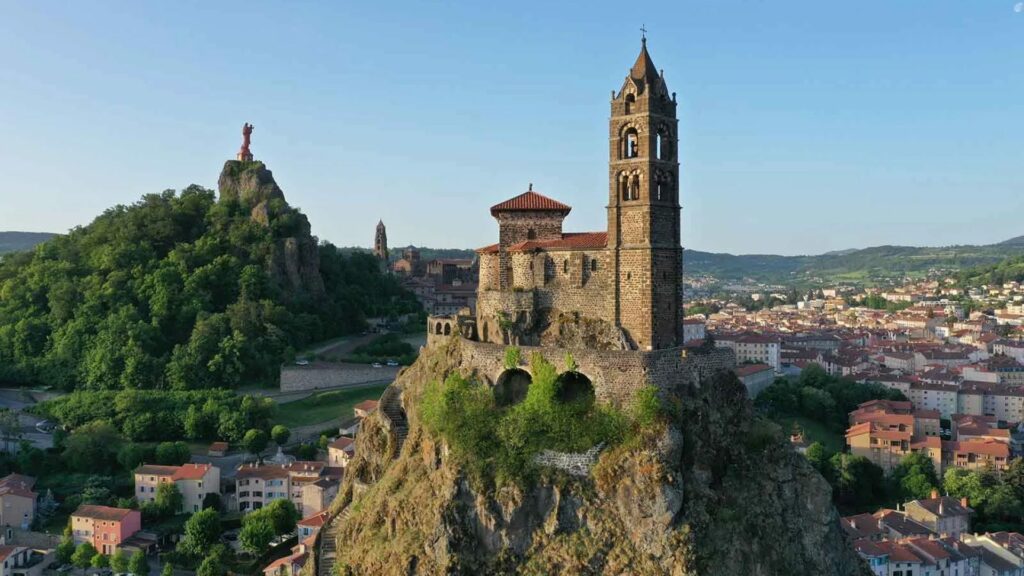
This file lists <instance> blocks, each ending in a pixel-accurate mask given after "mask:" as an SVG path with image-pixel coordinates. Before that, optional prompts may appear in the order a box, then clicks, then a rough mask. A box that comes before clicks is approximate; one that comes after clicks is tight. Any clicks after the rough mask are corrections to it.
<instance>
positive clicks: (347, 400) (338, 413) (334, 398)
mask: <svg viewBox="0 0 1024 576" xmlns="http://www.w3.org/2000/svg"><path fill="white" fill-rule="evenodd" d="M387 387H388V385H387V384H379V385H375V386H367V387H365V388H354V389H351V390H329V391H326V392H318V393H316V394H313V395H312V396H307V397H305V398H303V399H301V400H295V401H293V402H285V403H283V404H278V405H277V418H275V423H276V424H284V425H285V426H288V427H289V428H295V427H297V426H309V425H311V424H320V423H321V422H327V421H329V420H333V419H335V418H341V419H342V420H344V419H346V418H351V417H352V416H353V415H354V413H353V412H352V407H353V406H355V405H356V404H358V403H360V402H362V401H363V400H376V399H378V398H380V395H381V394H382V393H383V392H384V389H385V388H387Z"/></svg>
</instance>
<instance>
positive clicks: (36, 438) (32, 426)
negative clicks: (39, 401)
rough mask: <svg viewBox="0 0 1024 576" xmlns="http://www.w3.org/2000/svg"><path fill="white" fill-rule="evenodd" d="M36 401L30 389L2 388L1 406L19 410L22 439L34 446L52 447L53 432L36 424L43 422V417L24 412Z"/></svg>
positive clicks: (0, 391) (0, 393)
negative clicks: (40, 428)
mask: <svg viewBox="0 0 1024 576" xmlns="http://www.w3.org/2000/svg"><path fill="white" fill-rule="evenodd" d="M35 403H36V400H35V397H34V395H33V394H32V393H31V392H30V391H28V390H24V389H20V388H3V389H0V408H8V409H10V410H14V411H15V412H18V419H19V420H20V422H21V430H20V433H21V438H20V440H28V441H29V442H31V443H32V445H33V446H35V447H36V448H40V449H42V450H45V449H47V448H52V447H53V434H50V433H47V432H43V431H42V430H39V429H38V428H36V425H37V424H39V423H40V422H42V419H41V418H37V417H36V416H34V415H32V414H28V413H26V412H23V410H24V409H25V408H28V407H29V406H32V405H34V404H35ZM0 444H2V440H0Z"/></svg>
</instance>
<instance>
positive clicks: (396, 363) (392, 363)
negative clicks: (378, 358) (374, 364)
mask: <svg viewBox="0 0 1024 576" xmlns="http://www.w3.org/2000/svg"><path fill="white" fill-rule="evenodd" d="M387 364H388V366H391V367H394V366H398V362H395V361H394V360H388V362H387Z"/></svg>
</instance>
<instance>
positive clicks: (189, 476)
mask: <svg viewBox="0 0 1024 576" xmlns="http://www.w3.org/2000/svg"><path fill="white" fill-rule="evenodd" d="M211 467H212V465H210V464H192V463H189V464H183V465H181V466H178V470H177V471H176V472H175V473H174V477H173V478H174V480H200V479H202V478H203V476H206V473H207V472H209V471H210V468H211Z"/></svg>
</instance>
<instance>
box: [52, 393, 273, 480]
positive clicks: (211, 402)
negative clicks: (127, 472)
mask: <svg viewBox="0 0 1024 576" xmlns="http://www.w3.org/2000/svg"><path fill="white" fill-rule="evenodd" d="M275 409H276V406H275V404H274V401H273V400H271V399H269V398H259V397H254V396H237V395H236V394H234V393H233V392H231V391H229V390H189V391H169V390H119V391H112V390H110V391H108V390H105V391H80V392H74V393H71V394H68V395H66V396H63V397H61V398H58V399H56V400H51V401H48V402H42V403H40V404H38V405H36V406H35V407H34V412H35V413H37V414H39V415H40V416H45V417H46V418H49V419H51V420H55V421H57V422H60V423H61V424H64V425H67V426H69V427H72V428H75V432H74V433H73V434H72V436H74V435H75V434H80V433H81V434H85V435H86V436H88V437H89V438H90V440H89V442H91V445H90V446H84V447H83V448H84V449H85V450H86V453H87V454H88V456H84V457H82V458H78V460H83V461H86V462H87V461H88V460H89V459H90V458H92V457H94V454H93V452H107V451H109V450H113V454H115V455H117V459H118V460H125V462H122V464H124V465H125V467H126V468H129V469H130V468H133V467H134V466H129V465H128V464H127V461H132V462H135V463H136V465H137V464H138V463H139V462H141V461H143V459H144V460H146V461H149V462H152V461H153V458H156V460H157V461H158V462H160V463H168V464H170V463H174V462H175V461H177V460H181V459H182V458H185V459H187V456H186V451H187V446H185V445H184V444H179V443H168V444H166V445H165V444H161V445H160V446H158V447H157V453H156V454H146V453H145V452H144V451H142V449H141V448H132V449H131V450H133V451H134V452H132V451H127V450H128V449H126V452H124V453H118V451H117V446H115V444H114V442H115V441H113V440H112V441H111V442H110V443H107V444H99V445H97V444H96V443H95V442H92V441H91V438H93V437H96V435H97V434H98V433H99V432H100V431H103V432H104V433H106V434H108V437H107V438H108V439H110V437H109V434H110V433H111V432H113V433H115V434H116V433H117V430H118V429H120V430H122V431H123V432H124V436H126V437H127V439H128V440H131V441H134V442H141V441H154V440H167V439H171V438H181V437H184V438H187V439H189V440H204V441H205V440H227V441H229V442H238V441H240V440H241V439H242V436H243V435H244V434H245V432H246V430H249V429H252V428H257V429H260V430H269V429H270V427H271V421H272V419H273V417H274V411H275ZM97 421H102V422H105V423H107V424H108V425H107V427H101V428H100V429H99V430H97V429H96V428H95V427H96V426H99V425H98V424H90V423H93V422H97ZM85 424H90V426H91V427H90V428H86V429H85V431H80V428H82V427H83V425H85ZM69 440H70V438H69ZM116 442H117V444H118V445H120V443H121V442H120V441H116ZM108 449H109V450H108ZM69 455H71V454H69Z"/></svg>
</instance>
